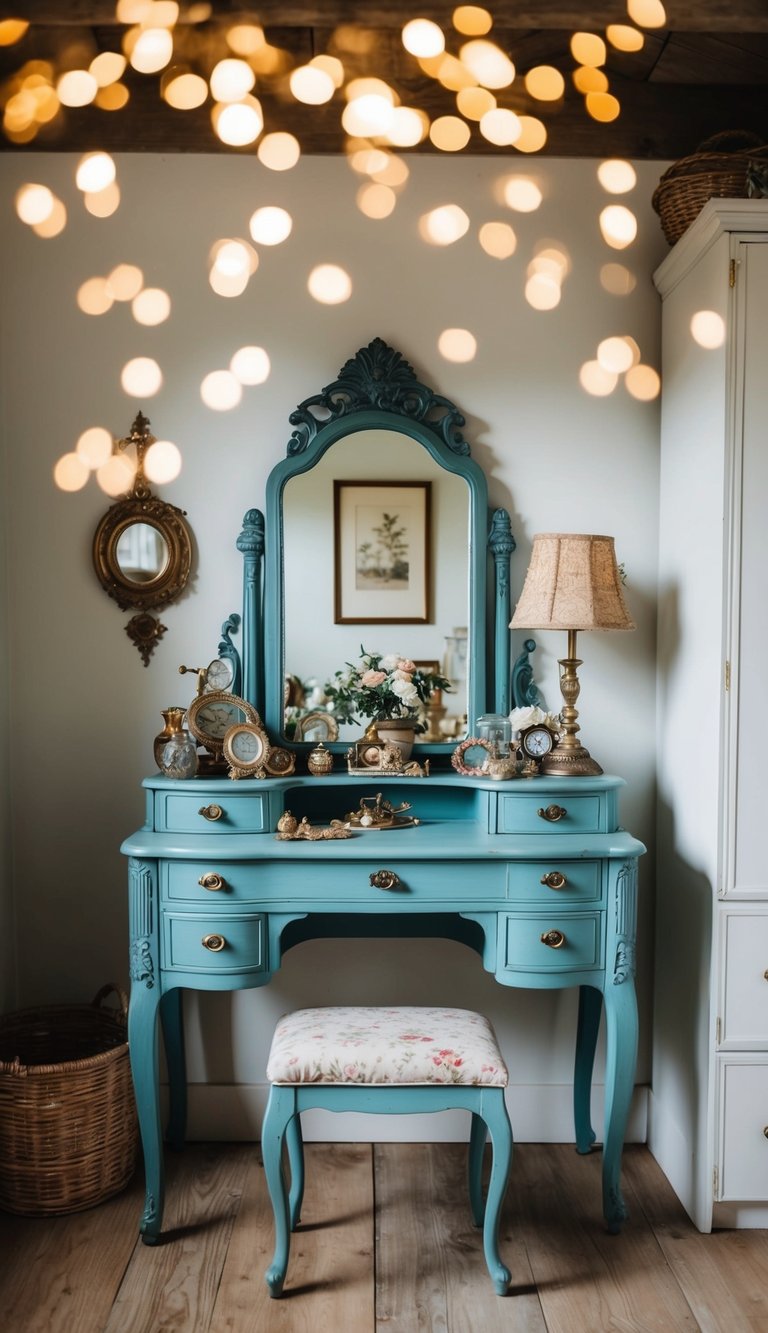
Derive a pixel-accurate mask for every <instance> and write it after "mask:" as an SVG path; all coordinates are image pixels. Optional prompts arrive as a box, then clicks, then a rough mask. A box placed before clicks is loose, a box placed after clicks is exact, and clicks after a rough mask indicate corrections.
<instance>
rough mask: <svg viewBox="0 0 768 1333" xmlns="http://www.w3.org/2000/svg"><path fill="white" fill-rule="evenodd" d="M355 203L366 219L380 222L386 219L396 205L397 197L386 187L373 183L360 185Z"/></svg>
mask: <svg viewBox="0 0 768 1333" xmlns="http://www.w3.org/2000/svg"><path fill="white" fill-rule="evenodd" d="M355 203H356V204H357V207H358V208H359V209H360V212H361V213H362V214H364V216H365V217H367V218H373V219H376V220H380V219H381V218H388V217H389V215H390V213H392V212H393V210H394V207H395V204H396V203H397V195H396V194H395V192H394V190H392V189H390V187H389V186H388V185H381V184H380V183H377V182H375V181H371V182H369V184H368V185H361V186H360V189H359V190H358V192H357V194H356V196H355Z"/></svg>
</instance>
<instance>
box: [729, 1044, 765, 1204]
mask: <svg viewBox="0 0 768 1333" xmlns="http://www.w3.org/2000/svg"><path fill="white" fill-rule="evenodd" d="M719 1082H720V1096H719V1105H720V1134H719V1142H720V1152H719V1154H718V1155H719V1158H720V1170H719V1173H718V1182H719V1184H718V1199H733V1200H734V1201H736V1200H739V1201H741V1202H744V1203H750V1202H756V1201H758V1200H759V1201H761V1202H762V1201H763V1200H765V1199H768V1060H766V1058H765V1057H763V1058H758V1057H754V1058H753V1059H751V1060H750V1059H749V1057H748V1056H742V1057H741V1058H740V1059H739V1058H738V1057H737V1056H731V1057H727V1058H725V1059H723V1061H722V1062H721V1064H720V1080H719Z"/></svg>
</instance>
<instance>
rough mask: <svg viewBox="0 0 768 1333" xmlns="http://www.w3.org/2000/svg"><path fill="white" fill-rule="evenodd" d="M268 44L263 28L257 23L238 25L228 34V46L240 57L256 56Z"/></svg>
mask: <svg viewBox="0 0 768 1333" xmlns="http://www.w3.org/2000/svg"><path fill="white" fill-rule="evenodd" d="M266 44H267V39H266V37H265V36H264V30H263V28H260V27H259V26H258V25H257V24H255V23H236V24H235V26H234V27H233V28H230V29H229V31H228V32H227V46H228V47H229V49H230V51H234V52H235V54H236V55H238V56H255V55H256V54H257V53H258V52H259V51H263V49H264V47H265V46H266Z"/></svg>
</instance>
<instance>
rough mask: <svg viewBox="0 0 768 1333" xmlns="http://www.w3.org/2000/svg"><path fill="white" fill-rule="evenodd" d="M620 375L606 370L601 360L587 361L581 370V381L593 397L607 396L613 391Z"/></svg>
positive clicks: (582, 385)
mask: <svg viewBox="0 0 768 1333" xmlns="http://www.w3.org/2000/svg"><path fill="white" fill-rule="evenodd" d="M618 382H619V377H618V375H617V374H615V372H613V371H610V370H604V369H603V367H602V366H601V365H600V362H599V361H585V362H584V365H583V366H582V367H581V370H580V371H579V383H580V384H581V387H582V389H585V390H586V392H587V393H589V394H591V395H592V397H593V398H607V397H608V394H609V393H613V391H614V389H615V388H616V385H617V384H618Z"/></svg>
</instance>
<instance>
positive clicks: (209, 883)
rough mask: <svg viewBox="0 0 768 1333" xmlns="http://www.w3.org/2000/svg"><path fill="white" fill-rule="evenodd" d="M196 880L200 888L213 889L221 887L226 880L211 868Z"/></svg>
mask: <svg viewBox="0 0 768 1333" xmlns="http://www.w3.org/2000/svg"><path fill="white" fill-rule="evenodd" d="M197 882H198V884H199V885H200V887H201V888H203V889H211V890H212V891H215V890H216V889H223V888H224V885H225V882H226V881H225V880H223V879H222V877H221V875H217V874H215V872H214V871H213V870H210V871H209V872H208V874H207V875H201V876H200V878H199V880H198V881H197Z"/></svg>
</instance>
